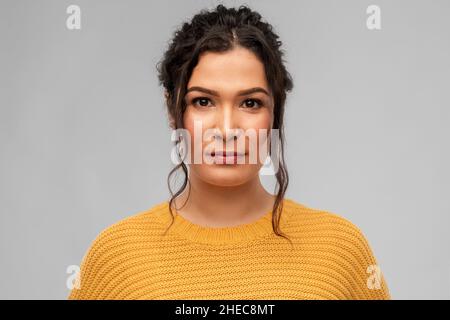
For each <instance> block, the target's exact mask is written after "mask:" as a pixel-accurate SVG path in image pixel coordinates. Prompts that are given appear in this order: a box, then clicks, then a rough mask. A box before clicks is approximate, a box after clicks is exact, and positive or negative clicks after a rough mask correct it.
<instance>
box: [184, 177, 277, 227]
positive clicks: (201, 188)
mask: <svg viewBox="0 0 450 320" xmlns="http://www.w3.org/2000/svg"><path fill="white" fill-rule="evenodd" d="M189 181H190V185H191V188H190V189H191V190H190V192H189V185H188V186H187V187H186V188H185V190H184V191H183V193H182V194H181V195H180V196H179V197H177V198H176V200H175V203H176V208H177V211H178V213H179V214H181V215H182V216H183V217H184V218H186V219H188V220H189V221H191V222H193V223H196V224H199V225H203V226H208V227H228V226H235V225H240V224H244V223H249V222H252V221H255V220H257V219H258V218H260V217H261V216H263V215H264V214H265V213H267V212H268V211H269V210H271V209H272V207H273V204H274V202H275V196H274V195H272V194H270V193H268V192H267V191H266V190H265V189H264V187H263V186H262V184H261V181H260V179H259V176H256V178H255V179H251V180H249V181H247V182H245V183H244V184H241V185H237V186H217V185H213V184H210V183H208V182H205V181H203V180H201V179H200V178H198V177H196V176H195V175H192V174H191V175H190V177H189Z"/></svg>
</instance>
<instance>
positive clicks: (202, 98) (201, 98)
mask: <svg viewBox="0 0 450 320" xmlns="http://www.w3.org/2000/svg"><path fill="white" fill-rule="evenodd" d="M199 100H208V101H211V99H209V98H206V97H197V98H194V99H192V101H191V103H192V104H193V105H195V104H196V102H197V101H199ZM246 101H254V102H256V103H257V104H258V106H257V107H245V109H260V108H261V107H262V106H263V102H262V101H261V100H259V99H253V98H249V99H245V100H244V102H246ZM198 107H200V108H208V107H207V106H200V105H199V106H198Z"/></svg>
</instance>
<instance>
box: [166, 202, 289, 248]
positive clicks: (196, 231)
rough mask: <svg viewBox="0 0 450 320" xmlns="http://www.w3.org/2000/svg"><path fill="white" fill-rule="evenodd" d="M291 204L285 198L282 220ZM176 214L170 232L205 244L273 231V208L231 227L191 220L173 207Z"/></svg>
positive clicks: (241, 239) (245, 239)
mask: <svg viewBox="0 0 450 320" xmlns="http://www.w3.org/2000/svg"><path fill="white" fill-rule="evenodd" d="M290 204H291V200H290V199H286V198H285V199H284V200H283V211H282V215H281V221H283V220H284V218H285V217H283V216H285V215H286V214H285V212H286V210H285V207H286V206H289V205H290ZM164 209H165V210H164V211H165V213H166V214H165V215H164V217H165V219H164V220H165V221H164V222H165V223H166V225H167V226H169V224H170V223H171V221H172V218H171V217H170V211H169V202H168V201H166V202H165V203H164ZM172 212H173V215H174V221H173V224H172V225H171V226H170V227H169V228H168V231H167V232H168V233H173V234H176V235H178V236H181V237H183V238H184V239H188V240H190V241H192V242H196V243H203V244H211V245H214V244H236V243H242V242H248V241H251V240H254V239H257V238H263V237H267V236H270V235H271V234H272V233H273V227H272V210H269V211H267V212H265V213H264V214H263V215H262V216H260V217H259V218H258V219H257V220H254V221H252V222H249V223H245V224H240V225H236V226H230V227H207V226H202V225H199V224H196V223H193V222H191V221H189V220H188V219H186V218H184V217H183V216H182V215H181V214H179V213H178V212H177V211H176V210H175V209H174V208H172Z"/></svg>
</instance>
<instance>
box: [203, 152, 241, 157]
mask: <svg viewBox="0 0 450 320" xmlns="http://www.w3.org/2000/svg"><path fill="white" fill-rule="evenodd" d="M245 154H246V153H245V152H236V151H213V152H211V156H212V157H215V156H218V157H242V156H245Z"/></svg>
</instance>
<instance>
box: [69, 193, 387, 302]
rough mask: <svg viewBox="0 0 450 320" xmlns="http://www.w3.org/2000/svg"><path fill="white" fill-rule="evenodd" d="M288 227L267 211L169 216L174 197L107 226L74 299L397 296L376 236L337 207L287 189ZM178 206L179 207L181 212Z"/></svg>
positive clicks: (85, 263)
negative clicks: (208, 219)
mask: <svg viewBox="0 0 450 320" xmlns="http://www.w3.org/2000/svg"><path fill="white" fill-rule="evenodd" d="M283 206H284V208H283V212H282V216H281V224H280V228H281V230H282V231H283V232H284V233H285V234H286V235H287V236H288V237H289V238H290V239H291V240H292V242H293V246H291V244H290V243H289V242H288V241H287V240H285V239H284V238H281V237H279V236H277V235H275V234H274V233H273V230H272V223H271V217H272V212H267V213H266V214H265V215H264V216H263V217H261V218H259V219H258V220H257V221H254V222H251V223H248V224H244V225H239V226H234V227H225V228H208V227H204V226H200V225H196V224H194V223H191V222H190V221H188V220H186V219H185V218H183V217H182V216H181V215H179V214H176V215H175V222H174V224H173V225H172V226H171V227H170V228H169V231H168V232H167V234H166V235H163V232H164V231H165V230H166V228H167V226H168V225H169V223H170V221H171V216H170V212H169V209H168V208H169V206H168V202H167V201H165V202H162V203H159V204H157V205H155V206H153V207H152V208H150V209H148V210H146V211H143V212H139V213H137V214H135V215H132V216H129V217H127V218H125V219H123V220H121V221H119V222H117V223H115V224H113V225H112V226H110V227H108V228H106V229H104V230H103V231H102V232H101V233H100V234H99V235H98V236H97V237H96V239H95V240H94V241H93V242H92V244H91V246H90V248H89V250H88V251H87V252H86V254H85V256H84V257H83V260H82V263H81V266H80V268H81V269H80V273H79V283H78V285H79V286H78V288H77V287H75V288H74V289H72V290H71V292H70V295H69V297H68V298H69V299H254V300H256V299H390V294H389V290H388V287H387V285H386V282H385V278H384V276H383V275H382V273H381V269H380V267H379V266H378V265H377V262H376V260H375V257H374V255H373V254H372V251H371V249H370V247H369V244H368V242H367V240H366V238H365V237H364V235H363V234H362V232H361V231H360V230H359V229H358V227H356V226H355V225H354V224H352V223H351V222H349V221H348V220H346V219H344V218H343V217H340V216H338V215H336V214H334V213H331V212H327V211H323V210H318V209H312V208H309V207H306V206H305V205H302V204H300V203H297V202H295V201H294V200H292V199H288V198H285V199H284V202H283ZM174 213H175V211H174Z"/></svg>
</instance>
